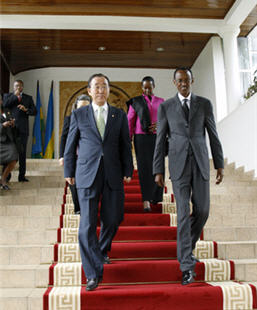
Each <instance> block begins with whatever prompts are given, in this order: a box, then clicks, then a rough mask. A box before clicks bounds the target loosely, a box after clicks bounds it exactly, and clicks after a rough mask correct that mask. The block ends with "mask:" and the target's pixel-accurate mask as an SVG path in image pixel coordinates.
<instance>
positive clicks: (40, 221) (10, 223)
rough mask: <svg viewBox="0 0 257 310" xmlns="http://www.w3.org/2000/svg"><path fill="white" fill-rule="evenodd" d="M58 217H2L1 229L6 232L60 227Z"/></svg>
mask: <svg viewBox="0 0 257 310" xmlns="http://www.w3.org/2000/svg"><path fill="white" fill-rule="evenodd" d="M59 220H60V219H59V217H58V216H33V217H31V216H23V217H21V216H0V222H1V228H2V229H6V230H23V229H25V230H27V229H31V230H43V229H46V230H48V229H53V228H56V229H57V228H58V227H59Z"/></svg>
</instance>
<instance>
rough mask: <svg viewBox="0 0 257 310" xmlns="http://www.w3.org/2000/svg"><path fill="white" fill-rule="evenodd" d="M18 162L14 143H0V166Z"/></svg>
mask: <svg viewBox="0 0 257 310" xmlns="http://www.w3.org/2000/svg"><path fill="white" fill-rule="evenodd" d="M13 160H18V152H17V148H16V145H15V143H14V142H11V141H8V142H6V143H0V165H7V164H9V163H10V162H11V161H13Z"/></svg>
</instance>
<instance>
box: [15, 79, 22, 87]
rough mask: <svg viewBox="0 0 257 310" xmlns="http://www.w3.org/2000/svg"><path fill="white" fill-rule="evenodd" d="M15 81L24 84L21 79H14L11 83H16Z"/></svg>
mask: <svg viewBox="0 0 257 310" xmlns="http://www.w3.org/2000/svg"><path fill="white" fill-rule="evenodd" d="M16 82H17V83H21V84H22V86H24V83H23V81H22V80H15V81H14V82H13V84H14V83H16Z"/></svg>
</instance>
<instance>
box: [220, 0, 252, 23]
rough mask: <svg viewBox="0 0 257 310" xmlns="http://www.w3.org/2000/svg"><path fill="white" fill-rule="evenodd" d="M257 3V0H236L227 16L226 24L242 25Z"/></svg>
mask: <svg viewBox="0 0 257 310" xmlns="http://www.w3.org/2000/svg"><path fill="white" fill-rule="evenodd" d="M256 5H257V0H236V2H235V3H234V4H233V5H232V7H231V9H230V10H229V11H228V13H227V15H226V16H225V19H224V22H225V24H226V25H234V26H236V27H240V25H241V24H242V23H243V22H244V20H245V19H246V18H247V16H248V15H249V14H250V13H251V11H252V10H253V9H254V8H255V6H256Z"/></svg>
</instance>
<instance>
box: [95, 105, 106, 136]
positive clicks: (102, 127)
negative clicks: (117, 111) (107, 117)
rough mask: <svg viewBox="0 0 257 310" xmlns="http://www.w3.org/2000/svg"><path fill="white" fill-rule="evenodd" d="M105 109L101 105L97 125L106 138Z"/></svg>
mask: <svg viewBox="0 0 257 310" xmlns="http://www.w3.org/2000/svg"><path fill="white" fill-rule="evenodd" d="M103 110H104V108H103V107H99V109H98V115H97V120H96V125H97V128H98V130H99V133H100V135H101V137H102V139H103V138H104V130H105V121H104V117H103Z"/></svg>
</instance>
